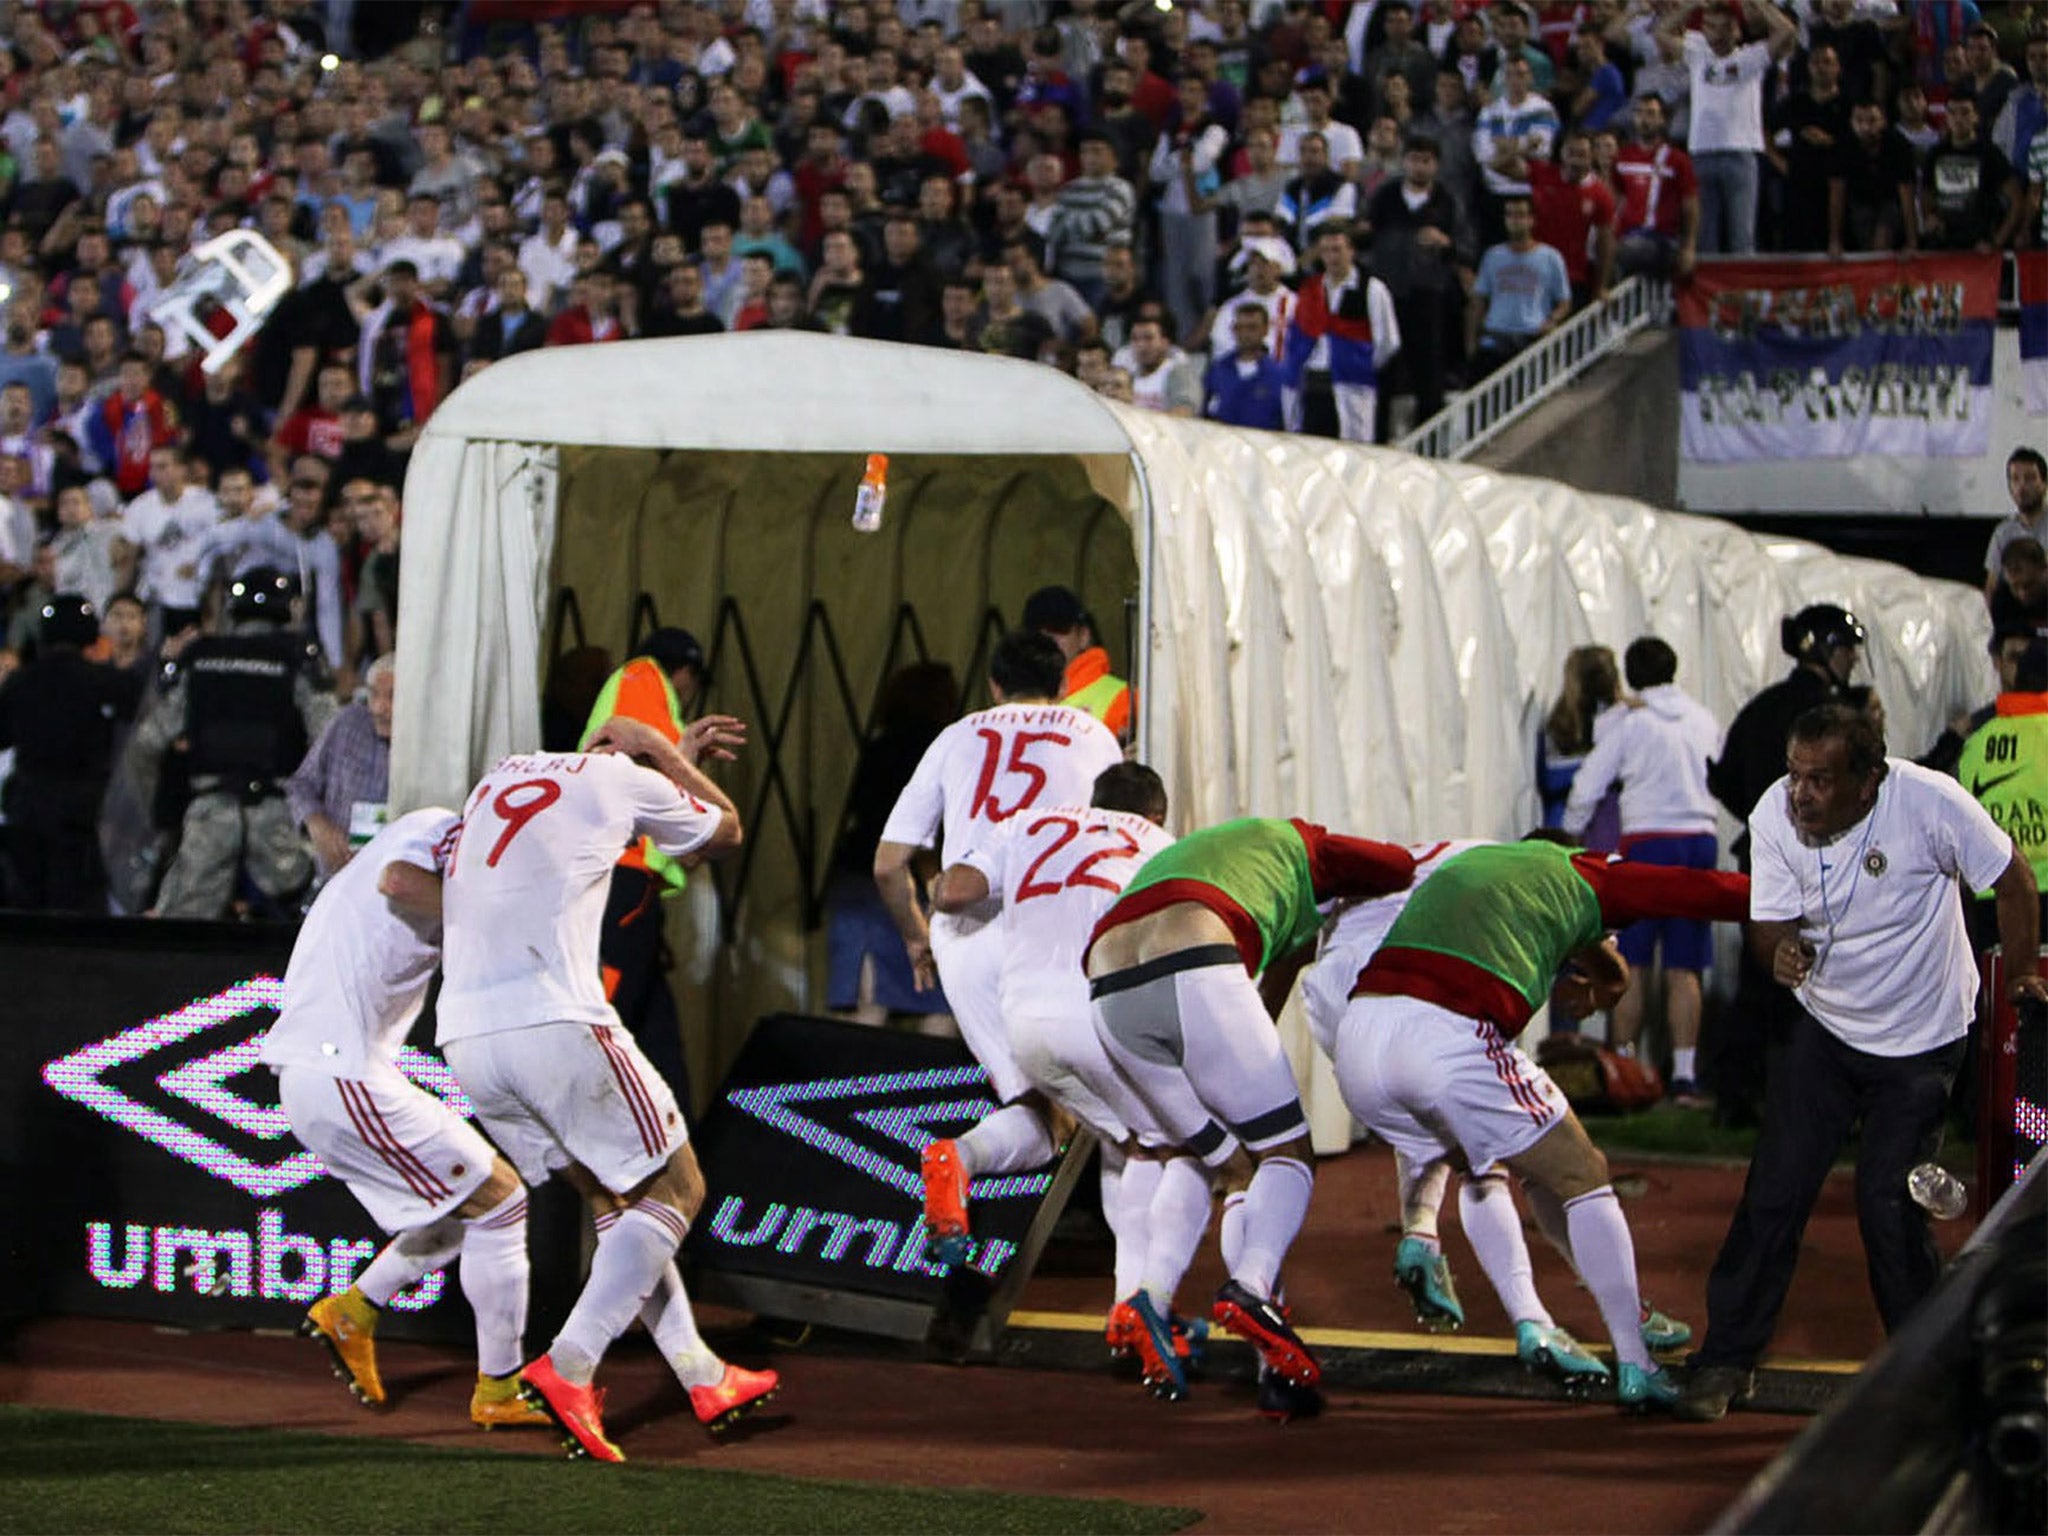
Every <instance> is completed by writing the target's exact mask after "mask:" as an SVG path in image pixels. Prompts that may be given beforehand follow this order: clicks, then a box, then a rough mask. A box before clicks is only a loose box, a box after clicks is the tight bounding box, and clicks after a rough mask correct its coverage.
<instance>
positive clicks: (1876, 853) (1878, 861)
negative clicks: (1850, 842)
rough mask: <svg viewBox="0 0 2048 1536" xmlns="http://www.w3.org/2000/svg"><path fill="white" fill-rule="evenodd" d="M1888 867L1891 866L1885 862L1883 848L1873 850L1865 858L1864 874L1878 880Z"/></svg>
mask: <svg viewBox="0 0 2048 1536" xmlns="http://www.w3.org/2000/svg"><path fill="white" fill-rule="evenodd" d="M1888 867H1889V865H1888V864H1887V863H1886V861H1885V856H1884V850H1883V849H1882V848H1873V849H1871V850H1870V852H1869V853H1867V854H1865V855H1864V856H1863V873H1865V874H1866V875H1869V876H1870V877H1871V878H1872V879H1876V878H1877V877H1878V876H1879V875H1881V874H1883V873H1884V872H1885V870H1886V869H1887V868H1888Z"/></svg>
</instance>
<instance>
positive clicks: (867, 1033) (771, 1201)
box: [687, 1014, 1085, 1337]
mask: <svg viewBox="0 0 2048 1536" xmlns="http://www.w3.org/2000/svg"><path fill="white" fill-rule="evenodd" d="M995 1107H996V1106H995V1100H994V1097H993V1095H992V1093H991V1092H990V1089H989V1086H988V1076H987V1074H986V1073H984V1072H983V1071H982V1070H981V1068H980V1067H978V1066H976V1065H975V1063H974V1059H973V1057H972V1056H970V1055H969V1054H968V1052H967V1049H966V1047H965V1046H963V1045H961V1044H960V1043H959V1042H958V1041H957V1040H946V1039H939V1038H935V1037H932V1036H927V1035H912V1034H899V1033H896V1032H893V1031H883V1030H876V1029H870V1028H864V1027H862V1026H859V1025H854V1024H847V1023H844V1022H842V1021H840V1020H837V1019H815V1018H806V1017H801V1016H798V1015H793V1014H775V1015H771V1016H769V1017H767V1018H764V1019H762V1020H761V1021H760V1022H759V1023H757V1024H756V1025H755V1026H754V1029H753V1032H752V1034H750V1035H749V1036H748V1037H747V1043H746V1045H745V1047H744V1048H743V1049H742V1050H741V1052H740V1055H739V1059H738V1060H737V1061H736V1062H734V1064H733V1068H732V1072H731V1073H730V1075H728V1077H727V1078H726V1080H725V1084H724V1086H723V1087H722V1088H721V1089H720V1090H719V1094H718V1098H717V1101H716V1102H715V1103H714V1104H713V1105H712V1107H711V1110H710V1112H709V1113H708V1114H707V1115H706V1116H705V1117H704V1123H703V1125H702V1126H701V1127H700V1128H699V1129H698V1130H697V1132H696V1133H695V1140H696V1143H697V1147H698V1152H699V1156H700V1158H701V1160H702V1162H703V1165H704V1175H705V1181H706V1184H707V1186H708V1188H709V1195H708V1197H707V1198H706V1200H705V1202H704V1209H703V1211H702V1213H701V1214H700V1215H699V1216H698V1219H697V1222H696V1224H695V1225H694V1226H693V1227H692V1229H691V1232H690V1238H689V1245H688V1249H687V1256H688V1257H689V1259H690V1260H691V1262H692V1264H693V1266H694V1274H695V1276H696V1277H697V1279H698V1281H699V1283H700V1284H701V1285H702V1287H703V1289H704V1292H705V1294H706V1295H707V1296H714V1295H715V1296H719V1297H722V1298H725V1299H729V1300H734V1301H738V1302H741V1303H742V1304H744V1305H747V1306H750V1307H752V1308H754V1309H755V1310H758V1311H764V1312H769V1313H773V1314H776V1315H779V1316H784V1317H794V1318H800V1319H804V1320H808V1321H814V1322H826V1323H832V1324H836V1325H839V1326H844V1327H850V1328H856V1329H861V1330H863V1331H868V1332H876V1333H884V1334H892V1335H895V1336H898V1337H915V1336H921V1335H922V1334H923V1333H924V1331H925V1327H926V1324H927V1322H928V1321H929V1320H930V1317H931V1314H932V1311H933V1308H934V1307H935V1306H936V1305H937V1304H938V1303H939V1301H940V1299H941V1291H942V1285H941V1281H942V1278H943V1276H944V1275H945V1273H946V1272H945V1270H943V1269H942V1268H940V1267H939V1266H937V1265H934V1264H931V1263H928V1262H927V1261H926V1259H925V1256H924V1227H923V1185H922V1183H921V1181H920V1177H919V1172H918V1169H919V1161H920V1154H921V1152H922V1150H923V1147H924V1144H925V1143H926V1142H927V1141H929V1140H930V1139H931V1138H932V1137H934V1136H953V1135H957V1134H959V1133H960V1132H961V1131H963V1130H965V1129H966V1128H967V1127H968V1126H969V1125H971V1124H973V1123H974V1121H976V1120H978V1119H979V1118H981V1116H983V1115H984V1114H986V1113H988V1112H989V1111H991V1110H993V1109H994V1108H995ZM1082 1150H1083V1151H1085V1149H1082ZM1080 1161H1081V1158H1080V1157H1079V1156H1076V1155H1074V1154H1070V1155H1069V1157H1068V1158H1067V1159H1066V1161H1065V1162H1064V1163H1063V1164H1062V1166H1061V1168H1060V1169H1059V1171H1058V1173H1057V1174H1056V1173H1055V1172H1054V1170H1052V1169H1046V1170H1043V1171H1039V1172H1033V1173H1026V1174H1018V1175H1013V1176H1009V1177H1001V1178H986V1179H976V1180H975V1181H974V1189H973V1197H972V1202H971V1217H972V1222H973V1228H974V1234H975V1246H974V1249H973V1252H972V1254H971V1257H970V1259H969V1268H970V1269H971V1270H972V1271H973V1272H974V1273H975V1274H977V1275H979V1276H980V1277H981V1278H982V1279H983V1280H984V1281H986V1282H987V1286H988V1289H989V1291H990V1292H991V1293H992V1295H993V1298H994V1299H993V1302H992V1304H991V1312H992V1314H993V1319H992V1320H993V1321H994V1322H995V1323H1000V1320H1001V1315H1002V1313H1003V1312H1004V1311H1006V1310H1007V1306H1006V1302H1007V1300H1008V1299H1010V1298H1013V1297H1014V1295H1015V1293H1016V1291H1017V1289H1018V1288H1019V1287H1021V1285H1022V1283H1023V1281H1024V1279H1025V1278H1026V1277H1028V1275H1029V1272H1030V1267H1031V1265H1032V1263H1033V1262H1034V1261H1035V1259H1036V1257H1037V1250H1038V1248H1039V1247H1040V1246H1041V1245H1042V1243H1043V1240H1044V1236H1045V1233H1046V1231H1047V1230H1048V1229H1049V1228H1050V1225H1051V1223H1052V1221H1053V1219H1054V1218H1055V1217H1056V1216H1057V1215H1058V1212H1059V1206H1060V1203H1061V1202H1062V1201H1063V1200H1064V1198H1065V1194H1066V1191H1067V1189H1068V1188H1070V1187H1071V1185H1072V1182H1073V1179H1074V1177H1076V1176H1077V1175H1078V1171H1079V1165H1080Z"/></svg>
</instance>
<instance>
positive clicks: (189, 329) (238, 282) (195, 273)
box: [149, 229, 292, 374]
mask: <svg viewBox="0 0 2048 1536" xmlns="http://www.w3.org/2000/svg"><path fill="white" fill-rule="evenodd" d="M291 286H292V269H291V264H290V263H289V262H287V261H286V260H285V258H284V257H282V256H280V255H279V254H278V252H277V248H276V247H275V246H273V245H272V244H271V243H270V242H269V241H268V240H266V239H264V238H263V237H262V236H261V235H259V234H257V233H256V232H255V231H254V230H248V229H231V230H229V231H228V232H227V233H226V234H224V235H216V236H215V237H214V238H213V239H211V240H209V241H207V242H206V244H204V245H202V246H200V247H198V248H197V249H196V250H194V251H193V252H192V254H191V255H189V256H187V257H186V258H185V259H184V261H182V262H180V263H179V265H178V275H177V277H176V279H174V280H173V281H172V283H171V286H170V287H168V288H166V289H165V290H164V291H163V293H162V295H161V296H160V297H158V298H157V299H156V301H155V302H154V303H152V304H151V305H150V306H149V313H150V318H151V319H153V320H155V321H156V322H157V323H158V324H159V325H161V326H163V327H164V329H165V330H173V329H175V330H177V331H178V332H180V333H181V334H182V335H184V336H185V337H186V338H187V339H188V340H190V341H191V343H192V345H193V346H195V347H197V348H199V349H200V350H201V351H202V352H203V353H205V356H204V357H203V358H202V359H201V361H200V364H199V366H200V367H201V368H203V369H205V370H206V372H208V373H210V374H212V373H219V372H220V371H221V369H223V368H225V367H226V366H227V365H228V363H229V362H230V361H232V360H233V358H234V356H235V354H236V353H237V352H239V351H241V349H242V347H243V346H244V344H245V343H247V342H248V340H249V338H250V337H252V336H254V335H255V334H256V333H257V332H258V331H259V330H261V329H262V328H263V322H264V321H265V320H267V319H269V318H270V314H271V311H273V310H274V309H276V308H277V306H278V303H279V301H280V300H282V299H283V298H284V296H285V295H286V294H287V293H289V292H290V291H291ZM202 310H204V313H202ZM219 314H226V315H227V316H229V317H230V318H231V319H232V320H233V321H234V327H233V329H231V330H229V331H227V332H226V333H225V334H221V333H219V332H218V331H217V330H216V329H215V327H214V326H213V325H209V324H208V323H207V319H208V316H209V315H219ZM216 323H217V322H216Z"/></svg>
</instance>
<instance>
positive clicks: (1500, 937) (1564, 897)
mask: <svg viewBox="0 0 2048 1536" xmlns="http://www.w3.org/2000/svg"><path fill="white" fill-rule="evenodd" d="M1576 852H1577V850H1575V849H1571V848H1563V847H1560V846H1559V845H1558V844H1556V843H1540V842H1539V843H1501V844H1499V845H1497V846H1492V847H1485V848H1468V849H1466V850H1465V851H1464V852H1463V853H1460V854H1457V855H1455V856H1453V857H1452V858H1449V859H1446V860H1445V861H1444V862H1443V863H1442V864H1440V865H1438V866H1437V868H1436V869H1435V870H1433V871H1432V872H1431V874H1430V877H1429V878H1428V879H1427V880H1425V881H1423V882H1422V884H1420V885H1419V886H1417V887H1416V888H1415V894H1414V895H1413V896H1411V897H1409V898H1408V905H1407V906H1405V907H1403V908H1402V909H1401V915H1400V916H1399V917H1397V918H1395V919H1394V926H1393V927H1391V928H1389V929H1388V930H1387V937H1386V940H1385V947H1388V948H1394V947H1399V948H1402V949H1421V950H1428V951H1430V952H1432V953H1434V954H1439V955H1450V956H1452V957H1454V958H1456V959H1459V960H1463V961H1466V962H1467V963H1468V964H1471V965H1474V966H1477V967H1478V968H1479V969H1480V970H1482V971H1485V972H1487V973H1488V974H1489V975H1493V976H1498V977H1499V978H1500V979H1501V980H1502V981H1504V982H1506V983H1507V984H1508V985H1509V986H1511V987H1513V988H1514V989H1515V990H1516V991H1517V992H1519V993H1520V994H1521V995H1522V997H1523V999H1524V1000H1525V1001H1526V1002H1527V1003H1528V1004H1529V1006H1530V1007H1531V1008H1532V1009H1533V1008H1540V1007H1542V1006H1543V1003H1544V1000H1545V999H1546V998H1548V997H1549V996H1550V984H1551V982H1552V981H1553V980H1554V979H1555V978H1556V976H1557V971H1558V967H1559V966H1561V965H1563V964H1564V961H1565V957H1566V956H1567V955H1569V954H1571V953H1572V952H1573V951H1574V950H1579V949H1584V948H1585V947H1586V946H1587V945H1588V944H1597V943H1599V942H1600V940H1601V937H1602V936H1603V935H1604V933H1605V932H1606V930H1605V928H1604V927H1603V925H1602V924H1601V921H1600V900H1599V898H1598V897H1597V896H1595V895H1594V894H1593V887H1592V886H1591V885H1589V884H1587V883H1586V878H1585V876H1583V875H1581V874H1580V873H1579V872H1578V871H1577V870H1576V869H1574V868H1572V857H1573V855H1574V854H1575V853H1576Z"/></svg>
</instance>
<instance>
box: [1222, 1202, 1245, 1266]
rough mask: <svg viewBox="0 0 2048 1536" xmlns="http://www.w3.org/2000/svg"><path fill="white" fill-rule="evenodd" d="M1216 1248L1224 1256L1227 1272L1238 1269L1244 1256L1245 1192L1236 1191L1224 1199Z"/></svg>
mask: <svg viewBox="0 0 2048 1536" xmlns="http://www.w3.org/2000/svg"><path fill="white" fill-rule="evenodd" d="M1216 1246H1217V1248H1218V1249H1219V1250H1220V1251H1221V1252H1222V1254H1223V1268H1224V1270H1225V1271H1226V1272H1228V1271H1230V1270H1234V1269H1236V1268H1237V1261H1238V1260H1239V1259H1240V1258H1241V1257H1243V1255H1244V1191H1243V1190H1241V1189H1234V1190H1232V1191H1231V1192H1230V1193H1229V1194H1227V1195H1225V1196H1224V1197H1223V1217H1222V1219H1221V1220H1220V1221H1219V1222H1217V1224H1216Z"/></svg>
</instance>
